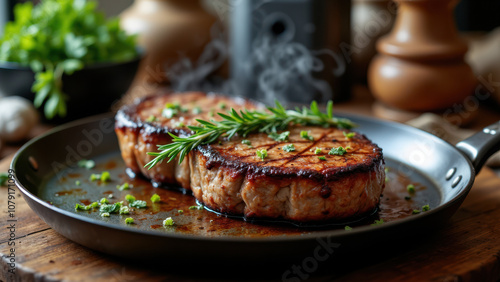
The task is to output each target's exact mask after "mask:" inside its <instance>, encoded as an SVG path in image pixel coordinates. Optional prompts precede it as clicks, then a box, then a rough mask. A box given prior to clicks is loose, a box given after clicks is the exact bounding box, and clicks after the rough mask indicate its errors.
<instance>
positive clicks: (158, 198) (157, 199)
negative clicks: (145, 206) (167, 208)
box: [151, 194, 161, 203]
mask: <svg viewBox="0 0 500 282" xmlns="http://www.w3.org/2000/svg"><path fill="white" fill-rule="evenodd" d="M160 200H161V198H160V196H159V195H158V194H154V195H153V196H151V202H153V203H158V202H159V201H160Z"/></svg>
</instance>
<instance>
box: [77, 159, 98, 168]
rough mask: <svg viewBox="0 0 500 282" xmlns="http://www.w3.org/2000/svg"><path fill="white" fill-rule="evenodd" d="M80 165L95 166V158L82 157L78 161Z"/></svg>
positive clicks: (84, 166)
mask: <svg viewBox="0 0 500 282" xmlns="http://www.w3.org/2000/svg"><path fill="white" fill-rule="evenodd" d="M78 166H79V167H83V168H86V169H92V168H94V167H95V162H94V161H93V160H86V159H82V160H79V161H78Z"/></svg>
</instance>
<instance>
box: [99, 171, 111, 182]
mask: <svg viewBox="0 0 500 282" xmlns="http://www.w3.org/2000/svg"><path fill="white" fill-rule="evenodd" d="M110 180H111V175H110V174H109V172H107V171H103V172H102V173H101V181H102V182H108V181H110Z"/></svg>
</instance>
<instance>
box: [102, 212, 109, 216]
mask: <svg viewBox="0 0 500 282" xmlns="http://www.w3.org/2000/svg"><path fill="white" fill-rule="evenodd" d="M101 216H102V217H109V212H103V213H101Z"/></svg>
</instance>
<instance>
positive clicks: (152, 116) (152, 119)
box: [146, 115, 156, 122]
mask: <svg viewBox="0 0 500 282" xmlns="http://www.w3.org/2000/svg"><path fill="white" fill-rule="evenodd" d="M146 121H147V122H153V121H156V117H155V116H154V115H150V116H149V117H148V118H147V119H146Z"/></svg>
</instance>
